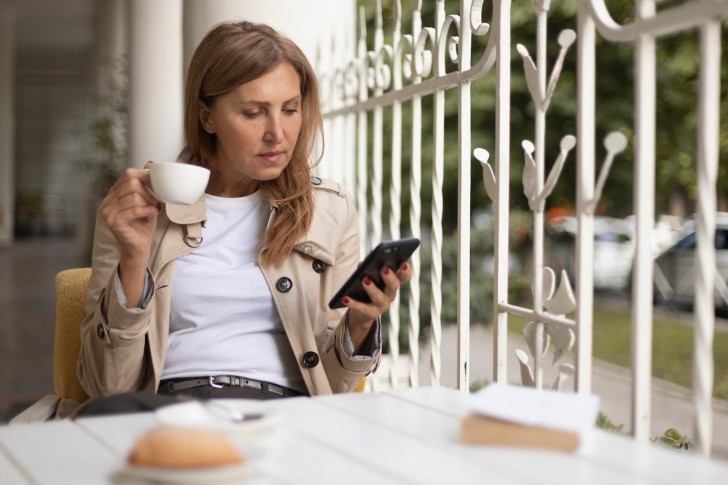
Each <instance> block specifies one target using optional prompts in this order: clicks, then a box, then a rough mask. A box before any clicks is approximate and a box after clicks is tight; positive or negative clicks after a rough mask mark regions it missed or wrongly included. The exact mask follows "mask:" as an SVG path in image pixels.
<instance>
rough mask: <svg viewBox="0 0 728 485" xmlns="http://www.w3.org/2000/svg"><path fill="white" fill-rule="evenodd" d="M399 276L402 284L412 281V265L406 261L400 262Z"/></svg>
mask: <svg viewBox="0 0 728 485" xmlns="http://www.w3.org/2000/svg"><path fill="white" fill-rule="evenodd" d="M397 277H398V278H399V282H400V284H401V283H407V282H408V281H410V280H411V279H412V266H411V265H410V264H409V263H407V262H406V261H405V262H404V263H402V264H400V265H399V268H398V269H397Z"/></svg>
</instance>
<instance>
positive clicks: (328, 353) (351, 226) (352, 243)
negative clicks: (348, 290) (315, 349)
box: [321, 195, 382, 392]
mask: <svg viewBox="0 0 728 485" xmlns="http://www.w3.org/2000/svg"><path fill="white" fill-rule="evenodd" d="M345 200H346V208H347V210H346V217H345V220H344V223H343V225H342V238H341V241H340V243H339V245H338V248H337V252H336V263H335V264H334V266H333V267H332V268H331V271H333V274H332V282H333V287H335V289H338V288H339V287H340V286H341V285H342V284H343V283H344V281H346V279H347V278H348V277H349V275H350V274H351V273H352V272H353V271H354V269H355V268H356V266H357V264H359V260H360V254H359V222H358V217H357V212H356V209H355V207H354V201H353V199H352V198H351V196H349V195H347V196H346V198H345ZM331 294H333V293H331ZM375 325H376V326H377V328H373V329H372V331H373V334H374V335H375V342H373V344H374V345H373V346H372V347H373V353H372V354H371V356H370V357H364V356H354V357H352V356H350V355H349V354H348V353H347V352H346V350H345V348H344V339H345V338H346V335H345V334H346V313H342V310H341V309H338V310H329V314H328V332H327V338H326V340H325V343H324V345H323V351H322V352H321V360H322V362H323V365H324V369H325V370H326V375H327V376H328V379H329V384H330V385H331V390H332V391H333V392H350V391H353V390H354V388H356V386H357V385H359V383H360V382H361V380H362V379H364V378H365V377H366V376H367V375H369V374H370V373H372V372H373V371H375V370H376V368H377V366H378V365H379V361H380V358H381V349H382V342H381V328H380V327H381V320H380V319H378V320H377V322H376V323H375Z"/></svg>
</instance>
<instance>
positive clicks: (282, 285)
mask: <svg viewBox="0 0 728 485" xmlns="http://www.w3.org/2000/svg"><path fill="white" fill-rule="evenodd" d="M276 288H277V289H278V291H280V292H281V293H288V292H289V291H291V288H293V281H291V279H290V278H286V277H285V276H284V277H283V278H280V279H279V280H278V281H276Z"/></svg>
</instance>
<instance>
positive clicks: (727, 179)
mask: <svg viewBox="0 0 728 485" xmlns="http://www.w3.org/2000/svg"><path fill="white" fill-rule="evenodd" d="M376 3H377V1H376V0H358V5H359V6H362V7H364V11H365V14H366V20H367V31H368V36H367V38H368V42H369V45H368V47H369V49H373V47H374V45H373V39H374V35H373V31H374V26H375V16H376ZM421 3H422V9H423V10H422V18H423V26H425V27H428V26H433V25H434V9H435V5H436V2H435V1H424V2H421ZM675 3H676V1H671V2H663V3H661V4H660V6H659V8H660V9H664V8H666V7H667V6H669V5H671V4H675ZM381 4H382V11H383V12H382V16H383V27H384V42H385V43H389V44H391V42H392V31H393V22H394V20H393V17H394V0H381ZM401 4H402V15H403V18H402V32H403V34H408V33H410V32H411V25H412V24H411V17H412V2H408V1H406V0H405V1H402V2H401ZM444 4H445V9H446V13H447V14H458V13H459V1H458V0H446V1H445V2H444ZM607 5H608V7H609V9H610V13H611V14H612V15H613V17H614V18H615V20H617V21H619V22H626V21H630V20H631V18H632V17H633V4H632V2H630V1H627V0H609V1H608V2H607ZM576 12H577V2H576V0H565V1H559V2H551V4H550V11H549V16H548V39H549V44H548V47H547V51H548V59H549V72H550V70H551V69H552V66H553V63H554V61H555V59H556V57H557V55H558V50H559V45H558V43H557V42H556V39H557V37H558V35H559V33H560V32H561V31H562V30H564V29H573V30H577V26H576ZM491 17H492V14H491V12H490V10H489V7H488V4H486V6H485V7H484V10H483V20H484V21H485V22H491ZM726 25H728V23H724V26H726ZM511 27H512V33H511V39H512V54H511V57H512V71H511V75H512V79H511V104H512V108H511V126H510V129H511V143H510V145H511V172H510V173H511V185H512V186H511V206H512V207H521V208H525V207H526V200H525V197H524V196H523V195H522V185H521V181H520V179H521V173H522V166H523V152H522V149H521V141H522V140H524V139H529V140H533V137H534V119H533V117H534V107H533V101H532V99H531V96H530V94H529V93H528V90H527V88H526V83H525V78H524V75H523V63H522V60H521V57H520V55H518V54H517V53H516V51H515V46H516V44H518V43H520V44H523V45H524V46H526V47H527V48H528V49H529V51H530V52H531V55H532V56H534V55H535V51H536V47H535V39H536V22H535V14H534V11H533V6H532V2H529V1H514V2H513V4H512V8H511ZM724 30H725V29H724ZM453 33H454V30H453V29H451V31H450V34H453ZM488 37H489V36H485V37H474V38H473V48H472V52H473V60H472V62H473V64H474V63H475V62H477V60H478V59H479V57H480V55H482V52H483V51H484V47H485V44H486V42H487V39H488ZM723 37H724V38H726V37H728V36H726V35H725V34H724V36H723ZM724 42H725V41H724ZM596 57H597V63H596V67H597V83H596V110H597V120H596V122H597V127H596V137H597V140H598V141H599V140H601V139H603V138H604V137H605V136H606V135H607V134H608V133H610V132H611V131H614V130H618V131H621V132H622V133H623V134H625V135H626V136H627V138H628V140H629V143H630V146H629V147H628V148H627V150H625V151H624V152H623V153H622V154H620V155H619V156H618V157H617V159H616V160H615V164H614V166H613V168H612V171H611V174H610V176H609V179H608V181H607V184H606V186H605V189H604V193H603V195H602V199H601V204H600V207H599V209H598V210H599V211H600V213H602V214H605V215H613V216H617V217H624V216H626V215H629V214H631V213H632V212H633V211H632V197H631V196H627V197H625V194H631V193H632V189H633V166H634V146H633V143H634V128H633V127H634V113H635V101H634V90H633V84H634V83H633V80H634V63H635V56H634V49H633V47H632V46H631V45H630V44H626V43H611V42H608V41H604V40H603V39H601V38H600V36H599V35H597V46H596ZM699 61H700V56H699V47H698V36H697V32H696V31H695V30H690V31H688V32H685V33H682V34H679V35H672V36H668V37H661V38H659V39H658V41H657V91H656V92H657V93H658V96H657V99H656V101H657V110H656V117H657V134H656V146H657V152H656V163H657V171H656V173H657V180H656V204H657V207H656V213H657V214H660V213H669V211H670V209H671V206H670V199H671V198H677V200H682V201H683V207H684V211H685V214H691V213H692V212H693V211H694V204H695V197H696V195H697V194H696V191H697V185H696V184H697V182H696V180H697V177H696V168H695V159H696V156H697V134H696V129H697V123H698V117H697V106H698V98H697V89H698V87H697V78H698V64H699ZM453 70H455V66H453V65H452V64H448V72H450V71H453ZM726 82H728V62H726V60H725V59H724V60H723V62H722V65H721V84H722V85H726ZM726 96H728V94H727V92H726V90H723V92H722V101H721V112H722V113H726V112H728V110H727V109H726V106H727V104H728V100H727V99H726ZM445 98H446V102H445V105H446V115H445V123H444V124H445V180H444V187H443V190H444V193H445V197H444V199H445V206H444V211H445V216H444V220H445V224H446V228H452V227H453V226H454V221H455V220H456V214H457V212H456V211H457V206H456V204H455V203H454V202H452V203H448V202H449V201H456V200H457V198H456V197H455V194H456V193H457V173H458V167H457V150H458V147H457V140H458V137H457V125H458V123H457V90H456V89H450V90H448V91H447V92H446V96H445ZM471 98H472V99H471V101H472V102H471V106H472V109H471V113H472V130H471V131H472V148H473V149H474V148H476V147H482V148H485V149H487V150H488V151H490V152H491V153H493V151H494V148H495V125H494V123H495V100H496V93H495V78H494V75H493V74H492V73H488V74H486V75H485V76H483V77H482V78H480V79H478V80H476V81H474V82H473V83H472V92H471ZM403 110H404V115H403V120H404V123H405V126H404V127H403V134H404V138H403V139H404V140H408V139H409V133H410V132H411V128H410V125H409V122H408V120H410V116H409V110H410V103H405V104H404V105H403ZM390 112H391V108H387V109H385V116H384V119H385V130H384V133H385V141H384V147H385V150H384V151H385V153H384V159H385V160H388V159H389V158H388V157H389V156H390V154H391V153H390V150H391V147H390V145H391V143H390V142H389V141H388V140H387V139H386V138H387V136H388V134H389V133H391V129H389V127H390V121H389V119H388V117H389V115H390ZM576 122H577V120H576V44H574V45H573V46H572V48H571V49H570V50H569V52H568V54H567V56H566V59H565V63H564V69H563V72H562V75H561V77H560V79H559V82H558V84H557V87H556V91H555V92H554V96H553V100H552V102H551V105H550V107H549V110H548V112H547V126H548V128H547V132H546V155H545V161H546V165H547V166H546V167H545V168H546V173H548V171H549V169H550V165H551V164H552V163H553V162H554V161H555V159H556V156H557V154H558V146H559V141H560V140H561V138H562V137H563V136H565V135H567V134H574V135H576ZM432 127H433V120H432V96H425V97H424V98H423V121H422V133H423V146H422V153H423V167H422V174H423V188H424V189H423V193H422V206H423V207H429V204H430V199H431V195H430V192H431V189H430V187H431V160H432V155H431V154H432V143H431V141H432V137H431V136H429V135H428V134H430V133H432ZM597 145H598V146H597V150H596V160H597V170H599V167H600V166H601V161H602V160H603V159H604V154H605V153H604V149H603V147H602V146H601V143H599V142H598V143H597ZM370 153H371V152H370ZM727 154H728V116H722V117H721V130H720V158H721V159H725V157H726V155H727ZM409 163H410V149H409V147H408V143H406V142H405V143H404V149H403V174H408V173H409V170H410V167H409ZM471 163H472V161H471ZM385 177H388V175H386V174H385ZM718 179H719V182H718V194H727V193H728V167H727V166H726V164H721V166H720V167H719V173H718ZM575 181H576V163H575V153H573V152H572V153H571V154H570V155H569V159H568V160H567V163H566V165H565V167H564V171H563V173H562V176H561V178H560V180H559V183H558V184H557V186H556V188H555V189H554V192H553V193H552V195H551V197H550V198H549V200H548V201H547V208H549V207H554V206H570V205H573V204H574V202H573V201H574V200H575V186H576V182H575ZM405 185H406V184H405ZM403 188H404V192H405V195H404V197H403V200H405V201H406V200H408V199H409V194H408V193H407V191H408V190H409V187H407V186H405V187H403ZM471 188H472V194H473V197H472V202H471V206H472V208H474V209H475V208H485V207H487V206H489V205H490V201H489V200H488V198H487V195H486V193H485V190H484V188H483V183H482V177H481V170H480V165H479V163H478V162H477V161H476V162H474V163H473V164H472V179H471ZM719 197H723V198H724V197H725V196H724V195H720V196H719ZM724 202H725V200H724ZM403 213H404V214H405V217H406V214H407V211H406V210H404V211H403ZM678 215H681V214H678Z"/></svg>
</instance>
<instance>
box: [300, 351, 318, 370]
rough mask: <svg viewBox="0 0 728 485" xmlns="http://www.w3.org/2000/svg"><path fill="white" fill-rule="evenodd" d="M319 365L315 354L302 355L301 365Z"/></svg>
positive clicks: (309, 366)
mask: <svg viewBox="0 0 728 485" xmlns="http://www.w3.org/2000/svg"><path fill="white" fill-rule="evenodd" d="M318 363H319V356H318V354H317V353H316V352H306V353H305V354H303V365H304V366H306V367H308V368H309V369H310V368H311V367H316V365H318Z"/></svg>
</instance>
